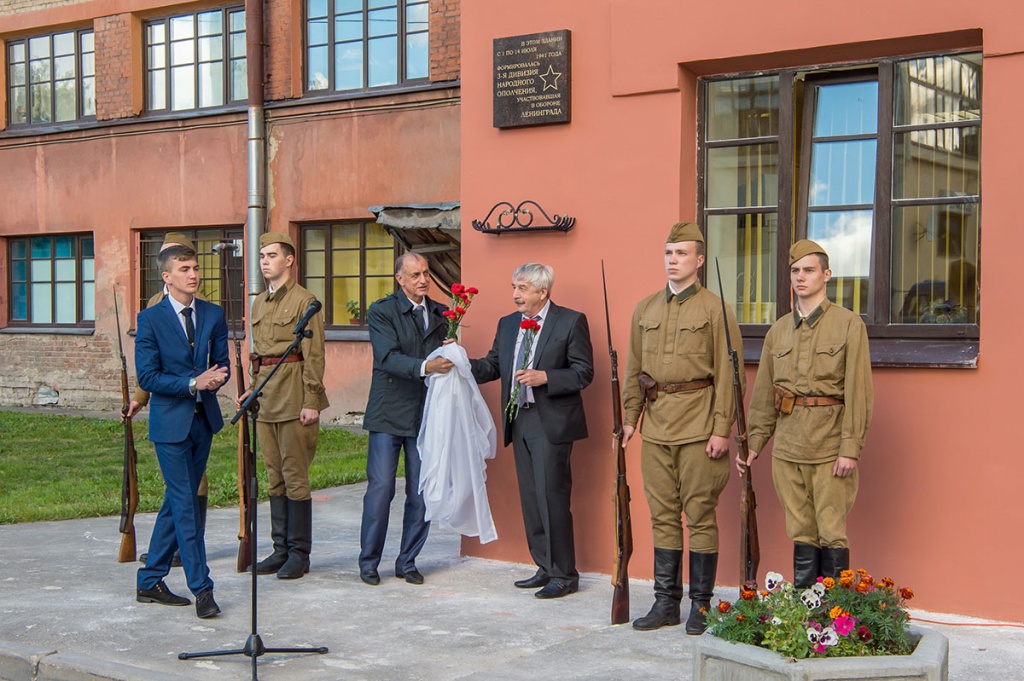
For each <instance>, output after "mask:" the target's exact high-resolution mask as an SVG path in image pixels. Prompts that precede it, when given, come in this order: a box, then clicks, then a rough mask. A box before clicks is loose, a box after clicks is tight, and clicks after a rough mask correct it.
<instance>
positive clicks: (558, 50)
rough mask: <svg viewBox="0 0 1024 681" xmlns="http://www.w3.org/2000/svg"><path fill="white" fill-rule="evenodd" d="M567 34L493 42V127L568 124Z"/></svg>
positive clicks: (569, 69)
mask: <svg viewBox="0 0 1024 681" xmlns="http://www.w3.org/2000/svg"><path fill="white" fill-rule="evenodd" d="M570 35H571V34H570V31H569V30H568V29H564V30H561V31H547V32H546V33H531V34H529V35H517V36H512V37H509V38H495V39H494V127H496V128H520V127H523V126H528V125H547V124H550V123H568V122H570V120H571V118H572V106H571V99H572V98H571V92H572V91H571V80H570V71H571V64H572V60H571V59H570V44H569V38H570Z"/></svg>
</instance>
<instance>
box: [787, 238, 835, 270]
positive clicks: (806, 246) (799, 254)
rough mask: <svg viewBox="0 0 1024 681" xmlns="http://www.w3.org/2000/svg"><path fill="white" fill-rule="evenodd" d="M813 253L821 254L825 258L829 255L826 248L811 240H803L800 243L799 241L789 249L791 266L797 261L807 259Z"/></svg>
mask: <svg viewBox="0 0 1024 681" xmlns="http://www.w3.org/2000/svg"><path fill="white" fill-rule="evenodd" d="M811 253H821V254H822V255H825V256H827V255H828V253H826V252H825V249H824V248H822V247H821V246H819V245H818V244H816V243H814V242H813V241H811V240H810V239H801V240H800V241H797V242H796V243H795V244H793V245H792V246H790V247H789V264H790V265H792V264H793V263H795V262H796V261H797V260H800V259H801V258H805V257H807V256H808V255H810V254H811Z"/></svg>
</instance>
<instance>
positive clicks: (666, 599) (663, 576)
mask: <svg viewBox="0 0 1024 681" xmlns="http://www.w3.org/2000/svg"><path fill="white" fill-rule="evenodd" d="M682 567H683V552H682V550H681V549H654V605H653V606H651V611H650V612H649V613H647V614H646V615H644V616H643V617H639V618H637V619H635V620H633V628H634V629H638V630H640V631H653V630H655V629H661V628H662V627H674V626H676V625H677V624H679V603H680V601H682V600H683V575H682V572H681V570H682Z"/></svg>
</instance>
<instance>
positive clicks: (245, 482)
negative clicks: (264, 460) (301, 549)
mask: <svg viewBox="0 0 1024 681" xmlns="http://www.w3.org/2000/svg"><path fill="white" fill-rule="evenodd" d="M237 250H238V245H237V244H236V243H235V242H234V241H222V242H220V243H218V244H216V245H214V247H213V251H214V253H217V254H218V255H219V256H220V258H221V262H222V263H223V269H224V281H225V282H230V281H231V278H230V277H229V276H228V264H227V262H228V261H227V253H229V252H232V253H233V252H235V251H237ZM231 302H232V300H231V286H230V283H228V284H227V285H226V286H225V289H224V309H225V312H226V313H227V316H228V319H230V320H231V322H232V323H234V322H236V321H237V322H239V324H238V326H239V328H238V329H235V333H234V343H235V370H234V371H235V381H236V387H237V389H238V394H239V395H241V394H243V393H245V371H244V370H243V369H242V341H241V338H240V336H241V334H240V333H239V330H240V329H241V328H245V322H244V320H245V313H244V306H243V308H242V309H241V310H239V312H240V314H239V315H238V317H237V318H236V317H235V316H234V315H232V311H233V310H232V305H231ZM254 475H255V471H254V470H253V455H252V446H251V444H250V442H249V418H248V414H246V413H245V412H243V413H242V415H241V419H240V420H239V422H238V557H237V558H236V559H235V571H236V572H245V571H246V570H247V569H248V568H249V565H250V564H251V563H252V551H251V548H252V547H251V542H252V521H253V518H252V516H253V514H254V513H256V504H255V502H254V500H252V499H250V496H251V490H252V484H253V476H254Z"/></svg>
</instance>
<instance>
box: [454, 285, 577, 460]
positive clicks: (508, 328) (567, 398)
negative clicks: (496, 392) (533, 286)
mask: <svg viewBox="0 0 1024 681" xmlns="http://www.w3.org/2000/svg"><path fill="white" fill-rule="evenodd" d="M522 319H523V316H522V315H521V314H519V312H514V313H512V314H510V315H508V316H506V317H502V318H501V319H500V320H499V321H498V332H497V333H496V334H495V336H494V346H493V347H492V348H491V351H490V352H489V353H487V356H486V357H484V358H482V359H474V360H471V364H472V367H473V377H474V378H476V382H477V383H487V382H488V381H493V380H496V379H499V378H500V379H501V408H502V419H501V420H502V422H503V424H504V428H505V445H506V446H507V445H509V444H510V443H511V442H512V425H511V424H510V423H509V420H508V419H507V418H505V416H504V409H505V405H506V404H508V396H509V392H510V391H511V386H512V375H513V373H514V369H513V367H512V364H513V362H514V361H515V356H514V353H515V349H516V338H517V337H518V335H519V323H520V322H521V321H522ZM532 354H533V358H534V359H533V368H534V369H539V370H543V371H546V372H547V374H548V382H547V385H542V386H539V387H537V388H534V389H533V399H534V402H535V403H536V405H537V407H536V408H537V409H539V410H540V414H541V416H542V417H543V418H542V420H543V423H544V433H545V434H546V435H547V438H548V440H550V441H551V442H552V443H554V444H565V443H568V442H574V441H575V440H582V439H583V438H585V437H587V419H586V416H585V415H584V413H583V397H582V396H581V395H580V391H581V390H583V389H584V388H586V387H587V386H588V385H590V382H591V381H592V380H593V379H594V351H593V348H592V347H591V345H590V329H589V327H588V326H587V318H586V316H585V315H584V314H583V313H581V312H577V311H575V310H570V309H569V308H567V307H559V306H558V305H555V304H554V303H551V307H550V308H549V310H548V316H547V318H546V319H545V320H544V322H543V326H542V328H541V334H540V338H539V339H538V341H537V346H536V347H535V348H534V349H533V351H532Z"/></svg>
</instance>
